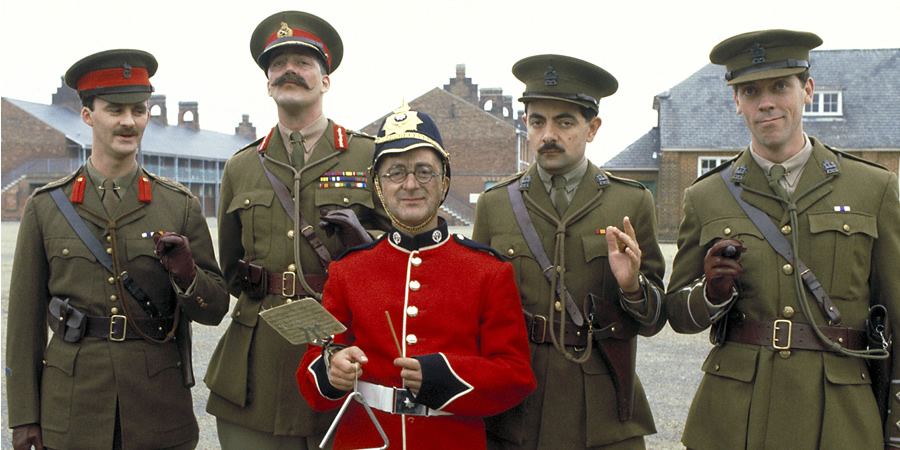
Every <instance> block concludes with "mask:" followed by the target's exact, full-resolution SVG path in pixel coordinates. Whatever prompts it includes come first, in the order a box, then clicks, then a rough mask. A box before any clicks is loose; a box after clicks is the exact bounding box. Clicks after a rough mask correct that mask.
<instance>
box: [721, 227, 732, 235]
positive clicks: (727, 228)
mask: <svg viewBox="0 0 900 450" xmlns="http://www.w3.org/2000/svg"><path fill="white" fill-rule="evenodd" d="M722 233H725V236H728V235H730V234H731V228H729V227H725V229H724V230H722Z"/></svg>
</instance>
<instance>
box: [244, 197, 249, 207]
mask: <svg viewBox="0 0 900 450" xmlns="http://www.w3.org/2000/svg"><path fill="white" fill-rule="evenodd" d="M244 206H250V199H249V198H248V199H245V200H244Z"/></svg>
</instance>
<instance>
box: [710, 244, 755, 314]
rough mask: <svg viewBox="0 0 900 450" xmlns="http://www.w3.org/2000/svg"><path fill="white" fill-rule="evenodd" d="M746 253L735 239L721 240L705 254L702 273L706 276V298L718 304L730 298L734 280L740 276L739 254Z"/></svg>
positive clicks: (742, 267) (741, 267) (745, 248)
mask: <svg viewBox="0 0 900 450" xmlns="http://www.w3.org/2000/svg"><path fill="white" fill-rule="evenodd" d="M746 251H747V247H744V243H743V242H741V241H739V240H737V239H722V240H720V241H718V242H716V243H715V244H714V245H713V246H712V248H710V249H709V251H708V252H706V257H705V258H704V259H703V273H704V274H705V275H706V298H708V299H709V301H710V302H712V303H714V304H720V303H723V302H725V301H727V300H728V299H730V298H731V295H732V292H733V291H732V288H733V287H734V280H735V278H737V277H739V276H741V272H742V271H743V270H744V266H742V265H741V253H744V252H746Z"/></svg>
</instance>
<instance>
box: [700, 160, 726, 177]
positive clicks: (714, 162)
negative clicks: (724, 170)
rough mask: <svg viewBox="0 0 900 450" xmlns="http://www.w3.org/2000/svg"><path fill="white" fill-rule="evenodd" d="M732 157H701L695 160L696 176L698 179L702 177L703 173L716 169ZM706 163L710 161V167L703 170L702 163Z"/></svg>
mask: <svg viewBox="0 0 900 450" xmlns="http://www.w3.org/2000/svg"><path fill="white" fill-rule="evenodd" d="M732 157H733V156H701V157H699V158H697V176H698V177H699V176H700V175H703V174H704V173H706V172H709V171H710V170H712V169H714V168H715V167H718V166H719V164H722V163H724V162H725V161H728V160H729V159H731V158H732ZM707 161H712V163H713V164H712V165H711V166H710V167H708V168H706V170H704V169H703V163H704V162H707Z"/></svg>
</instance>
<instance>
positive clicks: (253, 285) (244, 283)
mask: <svg viewBox="0 0 900 450" xmlns="http://www.w3.org/2000/svg"><path fill="white" fill-rule="evenodd" d="M238 277H239V278H240V282H241V289H242V290H243V291H244V292H245V293H246V294H247V296H249V297H250V298H252V299H254V300H260V299H262V298H263V297H265V296H266V291H267V290H268V286H267V283H268V280H269V277H267V276H266V269H265V268H264V267H262V266H258V265H256V264H251V263H250V261H244V260H243V259H241V260H238Z"/></svg>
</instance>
